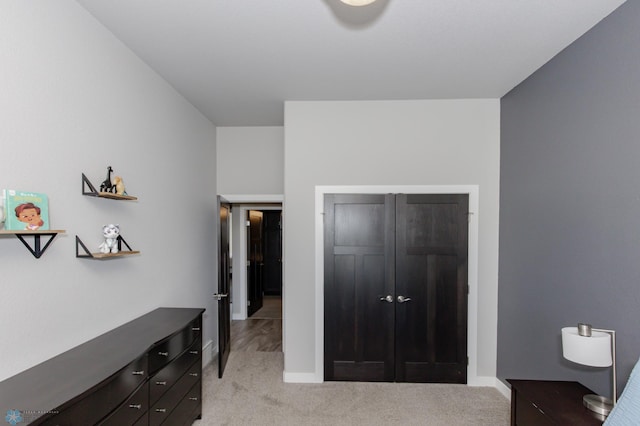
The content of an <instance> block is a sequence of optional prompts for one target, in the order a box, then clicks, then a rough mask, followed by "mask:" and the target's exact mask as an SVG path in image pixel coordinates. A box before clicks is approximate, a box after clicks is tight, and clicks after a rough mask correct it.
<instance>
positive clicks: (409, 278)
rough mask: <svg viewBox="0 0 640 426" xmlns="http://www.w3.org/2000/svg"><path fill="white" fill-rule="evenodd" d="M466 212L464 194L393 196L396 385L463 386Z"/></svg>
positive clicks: (465, 342)
mask: <svg viewBox="0 0 640 426" xmlns="http://www.w3.org/2000/svg"><path fill="white" fill-rule="evenodd" d="M468 211H469V209H468V195H466V194H465V195H461V194H455V195H445V194H437V195H434V194H432V195H398V196H397V197H396V218H397V227H396V306H395V307H396V352H395V354H396V381H402V382H437V383H466V381H467V293H468V290H467V288H468V287H467V239H468V224H467V223H468V219H467V213H468ZM401 297H404V298H405V300H406V301H404V302H403V301H402V299H401ZM409 299H410V300H409Z"/></svg>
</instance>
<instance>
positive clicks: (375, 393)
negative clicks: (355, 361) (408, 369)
mask: <svg viewBox="0 0 640 426" xmlns="http://www.w3.org/2000/svg"><path fill="white" fill-rule="evenodd" d="M282 371H283V354H282V352H231V355H230V357H229V361H228V364H227V368H226V370H225V374H224V377H223V378H222V379H218V378H217V366H216V364H215V363H212V364H211V365H209V366H208V367H207V368H206V369H205V371H204V376H203V407H202V408H203V413H202V414H203V417H202V420H199V421H196V422H195V423H194V426H210V425H216V426H218V425H358V426H365V425H366V426H370V425H434V426H438V425H443V426H466V425H468V426H480V425H486V426H503V425H504V426H506V425H508V424H509V416H510V405H509V402H508V401H507V399H506V398H504V397H503V396H502V395H501V394H500V393H499V392H498V391H497V390H496V389H493V388H477V387H468V386H465V385H448V384H410V383H352V382H326V383H322V384H297V383H283V381H282Z"/></svg>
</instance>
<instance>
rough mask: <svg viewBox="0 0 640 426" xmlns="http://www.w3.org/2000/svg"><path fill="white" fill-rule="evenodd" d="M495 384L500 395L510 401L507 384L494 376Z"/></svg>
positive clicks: (509, 390) (509, 391)
mask: <svg viewBox="0 0 640 426" xmlns="http://www.w3.org/2000/svg"><path fill="white" fill-rule="evenodd" d="M495 386H496V389H498V392H500V393H501V394H502V395H504V397H505V398H507V399H508V400H509V401H511V388H509V386H507V385H506V384H505V383H503V382H502V380H500V379H497V378H496V385H495Z"/></svg>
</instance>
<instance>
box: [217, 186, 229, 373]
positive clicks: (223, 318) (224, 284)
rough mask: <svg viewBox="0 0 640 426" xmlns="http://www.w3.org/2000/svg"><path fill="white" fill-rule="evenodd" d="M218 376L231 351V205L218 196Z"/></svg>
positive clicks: (222, 370) (222, 371)
mask: <svg viewBox="0 0 640 426" xmlns="http://www.w3.org/2000/svg"><path fill="white" fill-rule="evenodd" d="M218 211H219V212H220V214H219V223H218V254H219V255H218V292H217V293H216V294H215V295H214V297H215V298H216V299H217V300H218V349H219V353H218V377H222V374H223V373H224V367H225V365H226V364H227V359H228V358H229V352H230V351H231V304H230V300H229V294H231V265H230V262H229V259H230V255H229V214H230V213H231V205H230V204H229V203H227V202H225V201H224V200H223V199H222V198H221V197H219V196H218Z"/></svg>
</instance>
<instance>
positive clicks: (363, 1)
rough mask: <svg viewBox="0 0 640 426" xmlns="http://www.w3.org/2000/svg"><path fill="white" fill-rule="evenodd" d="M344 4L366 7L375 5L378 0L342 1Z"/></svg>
mask: <svg viewBox="0 0 640 426" xmlns="http://www.w3.org/2000/svg"><path fill="white" fill-rule="evenodd" d="M340 1H341V2H342V3H344V4H348V5H349V6H366V5H368V4H371V3H373V2H374V1H376V0H340Z"/></svg>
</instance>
